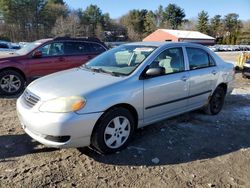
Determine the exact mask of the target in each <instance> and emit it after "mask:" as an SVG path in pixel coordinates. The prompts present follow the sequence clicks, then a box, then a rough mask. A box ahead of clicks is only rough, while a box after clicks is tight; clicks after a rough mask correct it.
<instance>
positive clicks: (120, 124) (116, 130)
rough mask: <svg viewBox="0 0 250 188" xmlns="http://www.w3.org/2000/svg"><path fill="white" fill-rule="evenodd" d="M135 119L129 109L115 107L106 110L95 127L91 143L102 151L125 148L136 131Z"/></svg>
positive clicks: (107, 151) (110, 151)
mask: <svg viewBox="0 0 250 188" xmlns="http://www.w3.org/2000/svg"><path fill="white" fill-rule="evenodd" d="M134 127H135V120H134V118H133V116H132V114H131V113H130V111H129V110H127V109H125V108H113V109H111V110H109V111H108V112H106V113H105V114H104V115H103V116H102V117H101V119H100V120H99V121H98V123H97V125H96V126H95V128H94V131H93V134H92V138H91V144H92V145H93V146H94V147H95V148H96V149H97V150H98V151H100V152H101V153H104V154H108V153H114V152H116V151H119V150H122V149H124V148H125V147H126V146H127V145H128V143H129V141H130V139H131V137H132V135H133V132H134Z"/></svg>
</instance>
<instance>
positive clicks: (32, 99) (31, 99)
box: [22, 90, 40, 108]
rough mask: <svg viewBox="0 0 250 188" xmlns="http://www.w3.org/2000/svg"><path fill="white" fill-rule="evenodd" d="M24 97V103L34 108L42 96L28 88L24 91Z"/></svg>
mask: <svg viewBox="0 0 250 188" xmlns="http://www.w3.org/2000/svg"><path fill="white" fill-rule="evenodd" d="M22 98H23V101H24V103H25V104H26V105H27V106H28V107H30V108H33V107H34V106H35V105H36V104H37V103H38V102H39V101H40V97H38V96H36V95H35V94H33V93H31V92H30V91H27V90H25V91H24V93H23V97H22Z"/></svg>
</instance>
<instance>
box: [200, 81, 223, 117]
mask: <svg viewBox="0 0 250 188" xmlns="http://www.w3.org/2000/svg"><path fill="white" fill-rule="evenodd" d="M225 96H226V93H225V90H224V89H223V88H222V87H220V86H219V87H217V88H216V89H215V91H214V93H213V95H212V97H211V98H210V100H209V101H208V104H207V105H206V106H205V107H204V112H205V113H206V114H209V115H216V114H218V113H219V112H220V111H221V109H222V107H223V105H224V100H225Z"/></svg>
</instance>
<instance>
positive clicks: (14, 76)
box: [0, 70, 25, 96]
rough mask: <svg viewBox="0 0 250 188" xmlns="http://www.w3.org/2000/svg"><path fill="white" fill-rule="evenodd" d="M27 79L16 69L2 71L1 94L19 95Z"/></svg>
mask: <svg viewBox="0 0 250 188" xmlns="http://www.w3.org/2000/svg"><path fill="white" fill-rule="evenodd" d="M24 86H25V80H24V78H23V76H22V75H21V74H20V73H18V72H17V71H15V70H4V71H1V72H0V94H2V95H5V96H12V95H17V94H19V93H21V91H23V89H24Z"/></svg>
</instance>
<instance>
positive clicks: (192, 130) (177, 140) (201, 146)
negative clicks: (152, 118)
mask: <svg viewBox="0 0 250 188" xmlns="http://www.w3.org/2000/svg"><path fill="white" fill-rule="evenodd" d="M230 101H231V102H228V101H226V105H225V108H224V109H223V111H222V112H221V113H220V114H219V115H216V116H209V115H205V114H203V113H201V112H200V111H194V112H190V113H186V114H183V115H181V116H176V117H174V118H171V119H168V120H165V121H162V122H159V123H156V124H153V125H150V126H147V127H145V128H143V129H139V130H138V131H137V132H136V133H135V135H134V138H133V140H132V142H131V143H130V144H129V146H128V147H127V148H126V149H125V150H123V151H120V152H117V153H115V154H110V155H108V156H107V155H101V154H99V153H97V152H95V151H94V150H92V149H90V148H79V151H80V152H82V154H84V155H87V156H88V157H90V158H93V159H94V160H95V161H98V162H100V163H104V164H112V165H121V166H123V165H126V166H155V165H171V164H181V163H187V162H192V161H197V160H201V161H203V160H207V159H211V158H215V157H220V156H223V155H226V154H230V153H232V152H236V151H238V150H245V149H250V139H249V135H250V126H249V125H250V106H249V103H250V98H249V100H248V101H246V98H245V97H243V96H240V95H232V96H230ZM235 103H237V105H236V104H235ZM239 109H241V110H242V111H239ZM244 109H247V110H244ZM241 113H246V114H245V115H244V116H243V115H241ZM247 113H248V117H247Z"/></svg>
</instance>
